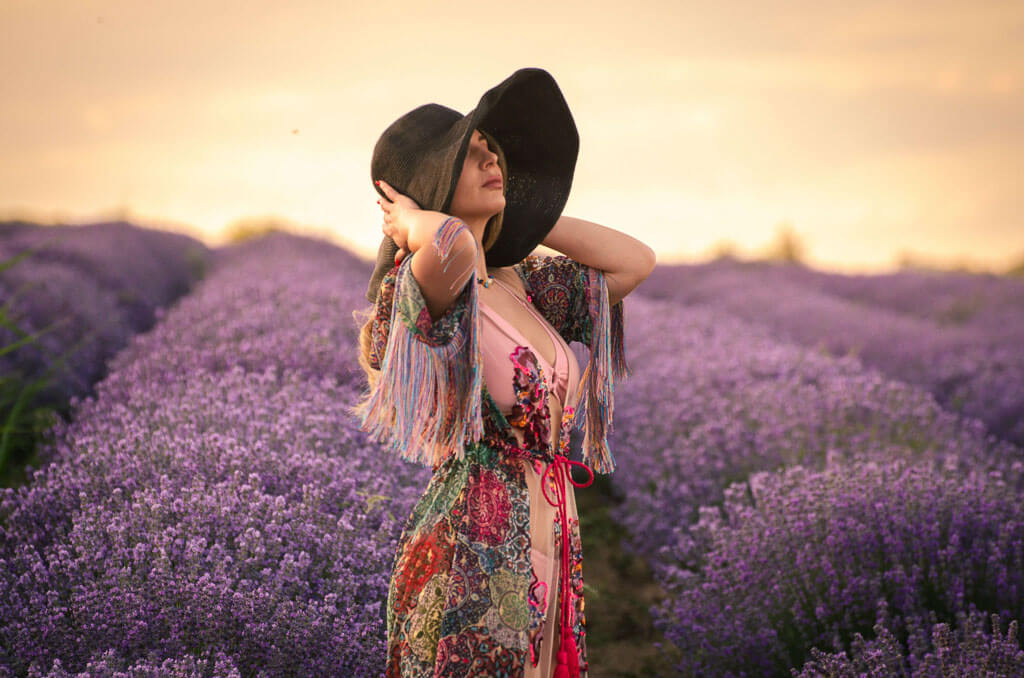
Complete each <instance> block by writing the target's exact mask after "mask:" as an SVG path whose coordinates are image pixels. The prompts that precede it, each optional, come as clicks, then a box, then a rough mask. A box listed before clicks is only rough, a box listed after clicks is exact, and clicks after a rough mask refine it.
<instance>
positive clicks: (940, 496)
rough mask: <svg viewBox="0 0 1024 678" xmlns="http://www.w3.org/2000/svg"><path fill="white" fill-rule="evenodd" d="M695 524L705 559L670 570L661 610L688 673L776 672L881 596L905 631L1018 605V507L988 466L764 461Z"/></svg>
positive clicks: (849, 624)
mask: <svg viewBox="0 0 1024 678" xmlns="http://www.w3.org/2000/svg"><path fill="white" fill-rule="evenodd" d="M693 533H694V534H695V535H696V537H697V539H698V540H699V541H702V542H703V543H704V544H705V547H706V562H705V566H704V568H703V569H702V571H701V572H700V574H699V575H694V574H691V573H686V572H680V573H679V577H678V578H677V579H676V580H675V581H671V582H669V586H670V588H672V589H673V590H674V591H675V595H674V596H673V597H672V598H671V599H670V600H668V601H666V603H665V604H664V606H663V607H662V608H661V609H660V610H659V620H658V622H657V623H658V624H659V625H661V626H662V627H663V628H664V631H665V634H666V637H667V638H669V639H670V640H671V641H672V642H673V644H675V645H676V646H677V647H678V648H680V650H681V655H682V657H684V660H683V662H682V664H680V665H679V667H678V668H679V670H680V671H681V672H682V673H683V674H685V675H711V674H713V675H723V676H742V675H750V676H753V675H759V676H760V675H783V674H785V673H788V672H789V670H790V669H793V668H799V667H800V666H801V665H802V664H803V663H804V661H806V660H807V659H808V658H809V652H810V649H811V648H813V647H817V648H819V649H823V648H828V649H831V650H835V651H842V650H844V649H847V648H848V647H849V646H850V642H851V640H852V637H853V634H855V633H858V632H859V633H862V634H863V633H868V632H870V631H871V629H872V626H873V623H874V621H875V608H876V605H877V603H878V601H880V600H884V601H885V602H886V604H887V606H888V608H889V610H890V611H891V613H892V623H891V625H890V629H891V630H892V631H893V633H894V634H895V635H896V636H898V637H901V638H905V637H906V636H907V634H908V631H909V629H911V628H913V627H914V626H917V627H923V626H926V625H927V624H928V622H929V620H933V619H938V620H940V621H946V622H949V621H953V620H954V619H955V618H956V615H957V614H958V613H961V612H973V611H975V610H980V611H984V612H989V613H994V614H998V615H999V617H1000V619H1002V620H1003V621H1004V622H1008V621H1010V620H1018V619H1021V618H1022V614H1024V567H1022V566H1024V562H1022V555H1024V551H1022V549H1024V507H1022V506H1021V503H1020V501H1019V499H1018V493H1017V492H1016V491H1015V490H1014V489H1013V488H1011V487H1010V486H1009V485H1007V484H1006V483H1005V482H1003V481H1002V479H1001V478H999V477H998V475H994V476H988V475H982V474H975V475H973V476H970V477H966V478H965V477H963V476H961V475H960V474H949V473H942V472H937V471H935V470H933V469H930V468H927V467H924V466H918V465H907V464H905V463H903V462H902V461H894V462H890V463H885V464H875V463H873V462H865V463H859V464H853V465H842V466H838V467H832V468H829V469H826V470H824V471H809V470H806V469H804V468H802V467H799V466H798V467H792V468H789V469H786V470H784V471H780V472H775V473H768V472H763V473H760V474H755V475H754V476H752V477H751V480H750V483H749V485H748V484H746V483H737V484H735V485H732V486H730V488H729V490H728V491H727V498H726V501H725V504H724V507H723V508H719V507H707V508H704V509H702V511H701V518H700V520H699V522H698V524H697V526H696V527H695V529H694V531H693Z"/></svg>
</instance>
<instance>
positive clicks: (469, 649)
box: [370, 256, 621, 678]
mask: <svg viewBox="0 0 1024 678" xmlns="http://www.w3.org/2000/svg"><path fill="white" fill-rule="evenodd" d="M515 269H516V271H517V273H518V274H519V275H520V277H521V279H522V280H523V283H524V286H525V287H526V290H527V292H528V293H529V294H530V297H531V299H532V302H533V304H534V306H535V307H536V308H537V310H538V311H540V313H541V315H542V316H543V317H544V318H545V319H546V320H547V321H548V322H549V323H550V324H551V325H552V327H554V328H555V330H557V331H558V332H559V333H560V335H561V336H562V337H563V338H564V339H565V340H566V341H567V342H569V341H583V342H585V343H589V342H590V340H591V336H592V333H593V330H592V327H593V321H592V319H591V317H590V315H591V313H592V309H593V308H594V307H595V304H594V303H593V300H592V299H591V295H592V294H594V293H595V290H600V289H602V287H601V286H597V285H596V284H595V282H594V281H595V273H594V272H593V271H592V270H591V269H589V268H588V267H586V266H584V265H582V264H579V263H577V262H575V261H573V260H572V259H569V258H568V257H554V258H548V257H533V256H531V257H528V258H527V260H525V261H524V262H522V263H520V264H518V265H517V266H516V267H515ZM396 270H397V268H396V269H393V270H392V271H391V272H390V273H389V274H388V275H386V276H385V277H384V279H383V281H382V284H381V291H380V293H379V294H378V297H377V304H376V312H375V319H374V323H373V326H372V328H371V340H372V348H371V357H370V362H371V364H372V365H375V366H376V365H380V363H381V362H382V361H383V358H384V351H385V350H386V348H387V345H388V334H389V331H390V326H391V323H394V322H401V323H404V324H405V326H406V327H408V328H409V329H410V330H414V331H415V332H416V335H417V338H418V339H419V340H421V341H424V342H427V343H430V344H436V345H444V344H445V343H446V342H451V341H459V340H461V339H460V338H461V337H464V336H465V333H466V332H467V328H466V323H467V322H468V321H469V319H471V318H472V317H473V313H472V311H473V309H472V308H471V307H470V304H471V303H473V300H474V299H475V297H474V296H471V295H470V294H468V293H467V292H463V294H461V295H460V296H459V298H458V299H457V300H456V301H455V303H453V304H452V306H451V307H450V308H449V309H448V311H447V312H446V313H445V314H444V315H443V316H442V317H440V318H438V319H437V320H436V321H434V322H431V318H430V315H429V313H428V312H427V310H426V308H425V305H424V302H423V299H422V294H421V293H419V290H418V289H410V288H412V287H413V286H412V285H404V286H403V287H402V288H400V290H399V294H398V297H399V298H397V299H396V291H395V290H396V286H395V273H396ZM410 278H411V276H410ZM469 284H472V283H469ZM469 284H467V289H468V287H469ZM616 306H620V305H616ZM620 312H621V309H620ZM616 331H620V332H621V325H619V326H616ZM615 341H618V342H619V345H620V346H621V337H616V338H615ZM522 349H523V350H522V351H519V352H518V354H517V355H515V356H510V359H513V362H514V363H515V365H516V369H515V389H516V393H517V406H516V408H515V409H514V410H513V412H512V413H511V414H510V416H509V417H508V418H506V417H505V415H504V414H502V412H501V411H500V410H499V409H498V407H497V405H496V404H495V403H494V400H493V399H492V398H491V397H490V395H489V394H488V393H487V390H486V387H484V389H483V393H482V402H481V412H482V419H483V429H484V435H483V438H482V439H481V440H479V441H476V442H471V443H469V444H467V445H466V446H465V449H464V454H463V455H462V457H461V458H459V457H457V456H449V457H447V458H445V459H444V460H443V461H440V462H438V463H436V464H434V465H433V466H432V470H433V474H432V476H431V479H430V482H429V483H428V485H427V487H426V488H425V489H424V491H423V494H422V495H421V497H420V499H419V500H418V501H417V503H416V505H415V506H414V507H413V509H412V511H411V513H410V515H409V517H408V519H407V521H406V523H405V526H404V528H403V531H402V535H401V537H400V539H399V543H398V548H397V551H396V553H395V558H394V561H393V564H392V573H391V579H390V582H389V587H388V599H387V605H386V608H385V609H386V625H387V635H388V642H387V657H386V665H385V675H386V676H388V677H389V678H394V677H397V676H417V677H418V676H437V677H441V676H444V677H448V676H507V677H515V678H519V677H522V676H524V675H526V674H527V673H528V671H529V670H530V669H531V667H536V666H537V665H538V661H539V659H540V655H541V650H542V645H543V647H544V648H546V650H550V648H551V644H552V643H557V642H558V639H557V637H547V638H546V637H545V636H544V629H548V631H547V633H548V634H550V635H551V636H557V629H556V627H555V626H554V625H553V623H552V622H553V621H554V620H553V619H552V617H553V616H556V615H557V610H558V607H559V606H558V605H556V604H555V603H556V602H557V600H558V598H557V596H558V595H559V591H558V577H557V576H556V575H555V574H554V569H555V568H554V566H553V565H551V566H548V565H547V562H548V561H546V560H544V559H543V558H542V557H540V556H538V555H537V549H536V548H534V546H535V545H534V544H533V543H532V540H531V522H530V521H531V510H533V511H535V512H536V511H537V510H538V509H537V507H536V506H534V507H533V508H532V509H531V495H530V489H529V487H530V486H533V487H534V488H539V487H540V485H539V482H540V479H541V474H542V472H543V471H544V468H545V466H546V465H547V464H549V463H551V462H552V461H553V460H554V453H555V452H556V451H553V450H551V449H550V447H551V446H550V442H549V426H550V420H549V416H548V410H547V392H546V386H545V384H544V380H543V375H542V373H541V367H540V365H539V363H538V361H537V358H536V356H535V355H533V354H532V352H531V351H530V350H529V349H528V348H526V347H522ZM572 423H573V412H572V408H567V409H566V411H565V412H564V414H563V421H562V425H561V427H560V430H561V433H562V445H565V444H567V441H568V434H569V430H570V429H571V427H572ZM513 426H515V428H516V429H517V430H519V431H521V433H520V435H521V436H523V438H522V443H520V441H519V439H518V438H517V437H516V435H514V433H513ZM557 452H559V453H561V454H565V453H567V448H565V447H562V449H561V450H557ZM537 494H541V493H540V492H539V491H538V492H537ZM536 500H537V498H536V497H534V501H536ZM540 501H541V502H543V501H544V499H543V497H541V498H540ZM546 511H547V513H545V514H544V515H547V516H550V515H552V513H551V509H550V507H547V509H546ZM568 523H569V535H570V537H569V543H570V547H571V548H570V552H571V561H570V562H571V572H572V580H571V586H570V595H571V598H570V602H571V613H572V614H571V615H570V622H571V628H572V632H573V635H574V637H575V640H576V646H577V661H578V664H579V667H580V670H581V673H580V675H582V676H585V675H586V669H587V651H586V642H585V635H586V620H585V617H584V614H583V609H584V600H583V579H582V565H583V551H582V546H581V540H580V533H579V521H578V519H576V517H575V504H574V503H573V506H572V515H571V517H570V518H569V519H568ZM544 529H546V530H548V534H549V535H550V536H551V540H550V541H551V543H554V544H560V541H559V540H560V539H561V533H562V531H563V530H562V527H561V526H560V525H559V524H558V521H556V520H551V521H550V522H549V523H548V527H546V528H544ZM557 553H559V554H560V553H561V550H560V547H559V549H558V550H557ZM556 557H557V556H556ZM541 562H543V563H545V564H544V565H540V566H538V565H537V563H541ZM552 562H553V561H552ZM544 569H547V570H548V571H547V572H542V571H539V570H544ZM533 670H534V671H536V669H535V668H534V669H533Z"/></svg>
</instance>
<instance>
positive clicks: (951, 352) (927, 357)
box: [644, 260, 1024, 445]
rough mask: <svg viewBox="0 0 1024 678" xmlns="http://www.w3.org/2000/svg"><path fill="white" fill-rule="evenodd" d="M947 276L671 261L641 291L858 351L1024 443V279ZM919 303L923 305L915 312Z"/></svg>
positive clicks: (805, 341) (808, 342)
mask: <svg viewBox="0 0 1024 678" xmlns="http://www.w3.org/2000/svg"><path fill="white" fill-rule="evenodd" d="M950 275H951V277H950V278H949V279H948V281H945V280H944V279H941V278H940V279H939V281H938V282H935V283H928V282H922V280H925V281H927V280H931V278H925V277H923V276H924V274H919V277H917V278H915V277H913V276H909V275H908V276H905V277H906V278H909V280H893V277H892V276H890V277H888V278H878V279H875V278H873V277H861V278H860V279H854V278H849V277H844V276H839V275H833V274H822V273H816V272H813V271H810V270H808V269H803V268H800V267H794V266H772V265H767V264H738V263H736V262H730V261H728V260H724V261H719V262H715V263H713V264H708V265H704V266H695V267H688V266H687V267H666V269H665V270H663V271H661V270H660V271H656V272H655V277H654V279H653V280H650V281H648V282H649V283H650V286H649V287H648V283H645V287H644V292H645V293H647V294H651V295H652V296H656V297H660V298H666V299H668V298H671V299H673V300H675V301H677V302H683V303H686V304H692V303H707V304H709V305H713V306H715V307H716V308H719V309H722V310H726V311H729V312H730V313H733V314H735V315H737V316H739V317H741V318H743V319H746V320H752V321H756V322H760V323H763V324H765V325H766V326H768V327H769V328H771V329H772V331H773V332H774V333H775V334H776V336H779V337H781V338H783V339H786V340H790V341H795V342H797V343H800V344H802V345H805V346H813V347H821V348H824V349H825V350H827V351H829V352H830V353H832V354H833V355H843V354H845V353H848V352H852V353H855V354H856V355H857V356H858V357H860V358H861V360H863V361H864V363H866V364H868V365H870V366H872V367H876V368H878V369H880V370H881V371H883V372H884V373H885V374H887V375H889V376H891V377H894V378H896V379H900V380H902V381H906V382H908V383H911V384H916V385H919V386H922V387H924V388H925V389H927V390H928V391H930V392H931V393H932V394H933V395H934V396H935V397H936V399H937V400H938V401H939V402H940V403H941V404H942V405H943V406H944V407H946V408H948V409H951V410H953V411H956V412H960V413H963V414H966V415H969V416H972V417H976V418H978V419H980V420H982V421H983V422H985V424H986V426H987V427H988V428H989V430H991V431H992V432H993V433H995V434H996V435H999V436H1000V437H1003V438H1004V439H1006V440H1009V441H1011V442H1014V443H1016V444H1018V445H1021V444H1024V350H1022V349H1021V346H1022V345H1024V282H1021V281H1017V280H1013V279H997V280H995V281H991V282H975V283H971V284H968V283H964V282H963V276H960V277H956V276H954V275H953V274H950ZM858 280H859V281H860V282H858ZM865 281H866V282H865ZM888 283H892V284H893V285H897V284H903V285H904V286H905V288H904V291H903V292H901V293H895V292H894V293H892V294H890V295H888V296H886V294H884V293H883V291H882V290H885V289H887V287H886V286H887V284H888ZM958 285H963V288H958V287H957V286H958ZM864 289H867V290H868V292H863V291H862V290H864ZM958 289H962V290H963V291H962V292H957V290H958ZM915 295H917V296H916V297H915ZM960 295H963V296H960ZM964 299H967V300H970V299H974V300H975V301H973V302H968V301H964ZM977 299H981V300H982V301H981V302H978V301H977ZM876 302H877V303H878V304H879V305H875V303H876ZM968 303H980V304H981V306H980V308H978V309H975V310H974V311H973V312H972V313H973V315H972V318H974V320H972V321H963V322H958V323H951V322H950V321H949V318H948V317H946V316H951V317H955V316H956V314H957V313H959V312H960V311H957V310H956V308H958V306H957V304H961V305H963V304H968ZM915 307H916V308H918V309H923V310H921V311H919V312H918V313H914V312H911V310H910V309H911V308H915ZM951 309H952V310H951Z"/></svg>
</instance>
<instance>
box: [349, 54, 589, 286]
mask: <svg viewBox="0 0 1024 678" xmlns="http://www.w3.org/2000/svg"><path fill="white" fill-rule="evenodd" d="M477 128H479V129H481V130H483V131H484V132H487V133H488V134H490V135H491V136H493V137H494V138H495V139H496V140H497V142H498V144H499V145H500V146H501V149H502V151H503V152H504V155H505V163H506V172H505V177H504V193H505V212H504V215H503V216H502V226H501V233H500V234H499V235H498V239H497V241H496V242H495V243H494V244H493V245H492V246H491V248H490V249H489V250H487V252H486V253H485V257H486V260H487V265H488V266H511V265H512V264H515V263H518V262H520V261H522V260H523V259H524V258H525V257H526V255H528V254H529V253H530V252H532V251H533V249H534V248H535V247H536V246H537V245H539V244H540V243H541V241H542V240H544V238H545V236H547V234H548V233H549V232H550V231H551V229H552V228H553V227H554V225H555V222H556V221H558V217H559V216H561V214H562V209H563V208H564V207H565V203H566V201H567V200H568V199H569V189H570V188H571V187H572V177H573V173H574V171H575V169H576V157H577V155H578V154H579V146H580V139H579V133H578V132H577V130H576V123H575V122H574V121H573V118H572V113H570V111H569V106H568V104H566V102H565V98H564V97H563V96H562V92H561V90H560V89H559V88H558V84H557V83H556V82H555V79H554V78H553V77H551V74H550V73H548V72H547V71H545V70H544V69H542V68H521V69H519V70H518V71H516V72H515V73H513V74H512V75H510V76H509V77H508V78H506V79H505V80H504V81H502V82H501V83H500V84H498V85H497V86H495V87H493V88H491V89H489V90H487V92H486V93H484V95H483V96H482V97H480V101H479V102H478V103H477V105H476V108H474V109H473V110H472V111H470V112H469V113H467V114H465V115H463V114H461V113H459V112H458V111H455V110H453V109H451V108H448V107H446V106H442V105H440V104H424V105H423V106H420V107H418V108H414V109H413V110H411V111H409V112H408V113H406V114H405V115H403V116H402V117H400V118H399V119H398V120H395V121H394V122H393V123H391V125H389V126H388V128H387V129H386V130H384V133H383V134H381V136H380V139H378V140H377V143H376V145H375V146H374V149H373V160H372V161H371V163H370V175H371V176H370V178H371V180H372V181H376V180H377V179H383V180H384V181H386V182H387V183H388V184H390V185H391V186H393V187H394V188H395V190H397V191H398V192H399V193H402V194H403V195H407V196H409V197H410V198H412V199H413V200H415V201H416V204H418V205H419V206H420V208H422V209H425V210H435V211H438V212H445V213H448V210H449V208H450V207H451V202H452V197H453V196H454V195H455V187H456V185H457V184H458V182H459V176H460V175H461V173H462V163H463V161H464V160H465V158H466V149H467V147H468V146H469V140H470V138H471V137H472V135H473V131H474V130H475V129H477ZM374 188H375V189H376V190H377V192H378V193H380V194H381V195H382V196H383V197H385V198H387V196H386V195H384V191H382V190H381V189H380V187H379V186H377V185H376V184H374ZM397 252H398V247H397V246H396V245H395V242H394V241H393V240H392V239H391V238H390V237H387V236H385V237H384V240H383V241H382V242H381V244H380V248H379V249H378V251H377V266H376V268H375V269H374V272H373V276H372V277H371V278H370V284H369V287H368V288H367V290H366V298H367V299H368V300H369V301H371V302H373V301H375V300H376V297H377V290H378V288H379V287H380V281H381V278H383V277H384V274H385V273H387V271H389V270H391V268H393V267H394V265H395V254H396V253H397Z"/></svg>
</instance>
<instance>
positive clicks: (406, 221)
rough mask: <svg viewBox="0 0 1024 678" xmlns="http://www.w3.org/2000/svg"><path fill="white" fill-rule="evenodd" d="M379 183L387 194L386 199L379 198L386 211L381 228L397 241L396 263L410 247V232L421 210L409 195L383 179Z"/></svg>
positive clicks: (382, 208)
mask: <svg viewBox="0 0 1024 678" xmlns="http://www.w3.org/2000/svg"><path fill="white" fill-rule="evenodd" d="M377 185H378V186H380V188H381V190H382V191H384V195H385V196H387V199H386V200H380V199H378V200H377V204H378V205H380V208H381V210H383V212H384V223H383V224H382V226H381V230H382V231H383V232H384V235H386V236H388V237H389V238H391V239H392V240H394V241H395V244H396V245H398V253H397V254H396V255H395V263H396V264H397V263H399V262H400V261H401V260H402V259H403V258H404V257H405V255H406V254H407V253H409V252H410V251H411V250H410V249H409V232H410V230H412V227H413V224H414V222H415V219H416V216H417V215H416V212H421V211H422V210H420V206H419V205H418V204H416V201H415V200H413V199H412V198H410V197H409V196H407V195H402V194H401V193H399V192H398V191H396V190H395V189H394V188H392V187H391V186H390V185H388V183H387V182H386V181H384V180H383V179H378V180H377Z"/></svg>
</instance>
